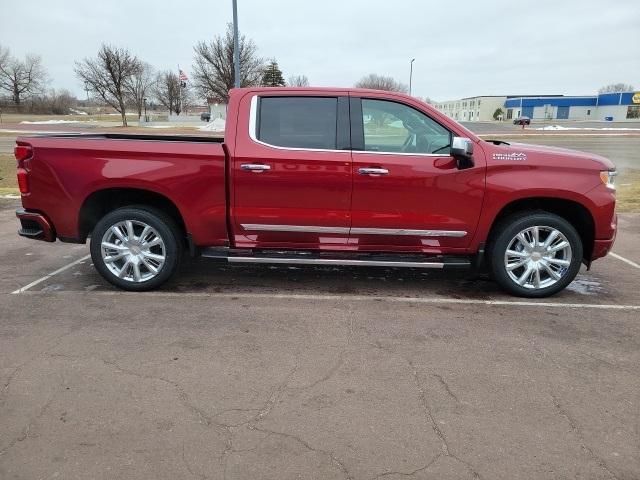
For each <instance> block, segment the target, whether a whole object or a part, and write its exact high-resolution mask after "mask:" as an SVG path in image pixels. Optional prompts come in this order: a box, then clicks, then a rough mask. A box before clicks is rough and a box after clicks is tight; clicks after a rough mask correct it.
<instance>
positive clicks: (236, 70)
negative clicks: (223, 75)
mask: <svg viewBox="0 0 640 480" xmlns="http://www.w3.org/2000/svg"><path fill="white" fill-rule="evenodd" d="M233 79H234V82H233V83H234V86H235V87H236V88H240V45H239V42H238V1H237V0H233Z"/></svg>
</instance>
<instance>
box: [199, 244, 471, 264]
mask: <svg viewBox="0 0 640 480" xmlns="http://www.w3.org/2000/svg"><path fill="white" fill-rule="evenodd" d="M201 256H203V257H206V258H213V259H218V260H226V261H227V262H229V263H269V264H285V265H336V266H358V267H399V268H437V269H442V268H469V267H471V260H470V259H469V258H468V257H462V256H460V257H450V256H449V257H447V256H426V255H407V254H371V253H355V252H354V253H351V252H345V253H342V252H313V253H312V252H300V251H291V250H288V251H280V250H275V251H274V250H259V251H256V250H240V249H238V250H234V249H229V248H215V247H209V248H204V249H202V251H201Z"/></svg>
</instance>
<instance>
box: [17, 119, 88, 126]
mask: <svg viewBox="0 0 640 480" xmlns="http://www.w3.org/2000/svg"><path fill="white" fill-rule="evenodd" d="M84 121H85V120H82V121H80V120H37V121H34V122H30V121H29V120H23V121H22V122H20V123H24V124H27V125H54V124H56V125H57V124H60V123H82V122H84Z"/></svg>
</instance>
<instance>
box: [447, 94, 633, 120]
mask: <svg viewBox="0 0 640 480" xmlns="http://www.w3.org/2000/svg"><path fill="white" fill-rule="evenodd" d="M436 108H437V109H438V110H440V111H441V112H443V113H445V114H446V115H448V116H449V117H451V118H453V119H455V120H459V121H467V122H474V121H490V120H493V119H494V118H493V114H494V112H495V111H496V109H497V108H501V109H502V110H503V112H504V116H503V120H511V119H513V118H518V117H520V116H525V117H529V118H531V119H533V120H553V119H558V120H609V121H616V122H623V121H638V120H640V92H623V93H603V94H600V95H587V96H564V95H532V96H520V95H505V96H495V97H491V96H483V97H468V98H463V99H460V100H452V101H448V102H439V103H437V104H436Z"/></svg>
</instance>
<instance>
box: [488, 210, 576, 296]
mask: <svg viewBox="0 0 640 480" xmlns="http://www.w3.org/2000/svg"><path fill="white" fill-rule="evenodd" d="M536 225H537V226H547V227H553V228H556V229H557V230H559V231H560V232H562V234H563V235H564V236H565V237H566V238H567V240H568V241H569V244H570V245H571V264H570V265H569V268H568V270H567V272H566V273H565V274H564V275H563V277H562V278H561V279H560V280H559V281H558V282H556V283H555V284H553V285H551V286H549V287H546V288H543V289H539V290H534V289H529V288H525V287H521V286H520V285H517V284H516V283H514V282H513V280H512V279H511V277H509V274H508V273H507V270H506V267H505V265H504V254H505V252H506V250H507V247H508V246H509V243H510V242H511V240H512V239H513V237H515V236H516V235H517V234H518V232H521V231H522V230H525V229H526V228H529V227H533V226H536ZM582 253H583V247H582V240H581V239H580V235H579V234H578V232H577V231H576V229H575V228H574V227H573V225H571V224H570V223H569V222H568V221H567V220H565V219H564V218H562V217H559V216H558V215H554V214H551V213H530V214H526V215H520V216H516V217H512V218H510V219H508V220H507V221H505V222H504V223H503V224H502V225H501V230H500V231H499V232H498V234H497V236H496V238H495V241H494V242H493V246H492V249H491V271H492V274H493V278H494V280H496V281H497V282H498V283H499V284H500V286H501V287H502V288H504V289H505V290H506V291H507V292H509V293H511V294H513V295H517V296H520V297H528V298H541V297H548V296H550V295H553V294H555V293H557V292H559V291H561V290H563V289H564V288H565V287H566V286H567V285H569V284H570V283H571V282H572V281H573V279H574V278H575V277H576V275H577V274H578V272H579V271H580V265H581V264H582Z"/></svg>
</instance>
